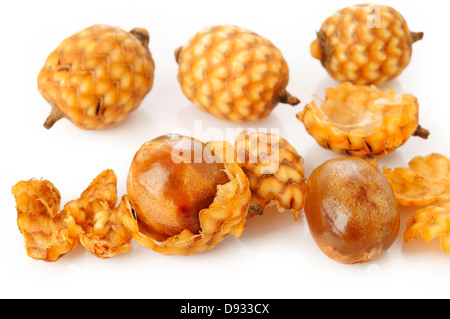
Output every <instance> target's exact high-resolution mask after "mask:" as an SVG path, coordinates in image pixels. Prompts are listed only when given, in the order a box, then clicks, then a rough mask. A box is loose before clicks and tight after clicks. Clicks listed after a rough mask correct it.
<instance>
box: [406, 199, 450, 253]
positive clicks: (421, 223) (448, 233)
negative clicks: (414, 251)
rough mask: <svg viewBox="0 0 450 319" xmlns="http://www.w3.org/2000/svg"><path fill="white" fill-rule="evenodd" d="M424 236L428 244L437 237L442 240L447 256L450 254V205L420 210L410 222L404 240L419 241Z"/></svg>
mask: <svg viewBox="0 0 450 319" xmlns="http://www.w3.org/2000/svg"><path fill="white" fill-rule="evenodd" d="M419 235H421V236H422V238H423V240H424V241H425V242H426V243H429V242H431V240H433V239H434V238H436V237H440V239H441V247H442V250H443V251H444V252H446V253H447V254H449V253H450V204H449V203H447V204H442V205H439V206H429V207H426V208H424V209H421V210H419V211H418V212H416V213H415V214H414V216H413V217H411V219H410V220H409V221H408V224H407V225H406V229H405V232H404V233H403V239H404V241H405V243H406V242H408V241H409V240H411V239H419Z"/></svg>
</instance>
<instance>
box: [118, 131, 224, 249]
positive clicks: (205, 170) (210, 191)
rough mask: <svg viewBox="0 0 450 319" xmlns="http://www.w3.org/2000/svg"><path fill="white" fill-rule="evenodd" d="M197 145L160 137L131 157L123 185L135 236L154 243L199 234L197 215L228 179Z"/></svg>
mask: <svg viewBox="0 0 450 319" xmlns="http://www.w3.org/2000/svg"><path fill="white" fill-rule="evenodd" d="M208 155H211V150H210V149H209V148H207V146H206V145H205V144H203V143H202V142H200V141H198V140H196V139H193V138H190V137H184V136H179V135H165V136H162V137H159V138H157V139H155V140H152V141H150V142H147V143H145V144H144V145H143V146H142V147H141V148H140V150H139V151H138V152H137V153H136V155H135V157H134V159H133V162H132V164H131V168H130V171H129V175H128V180H127V190H128V196H129V198H130V203H131V205H132V207H133V209H134V211H135V214H136V219H137V220H138V225H139V231H140V232H141V233H143V234H145V235H147V236H149V237H152V238H154V239H155V240H158V241H164V240H166V239H167V238H169V237H172V236H175V235H178V234H180V233H181V232H182V231H183V230H185V229H187V230H189V231H190V232H192V233H194V234H197V233H199V232H200V230H201V225H200V220H199V213H200V211H201V210H202V209H204V208H208V207H209V205H210V204H211V203H212V202H213V201H214V198H215V196H216V193H217V185H222V184H226V183H228V182H229V179H228V177H227V175H226V173H225V167H224V164H223V163H221V162H220V161H219V160H217V159H216V158H215V157H214V155H212V156H211V157H207V156H208Z"/></svg>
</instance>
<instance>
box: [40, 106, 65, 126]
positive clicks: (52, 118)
mask: <svg viewBox="0 0 450 319" xmlns="http://www.w3.org/2000/svg"><path fill="white" fill-rule="evenodd" d="M63 117H64V113H63V112H62V111H61V109H60V108H59V107H57V106H56V105H54V104H52V110H51V112H50V115H49V116H48V117H47V119H46V120H45V123H44V127H45V128H46V129H49V128H51V127H52V126H53V124H55V123H56V122H57V121H58V120H60V119H62V118H63Z"/></svg>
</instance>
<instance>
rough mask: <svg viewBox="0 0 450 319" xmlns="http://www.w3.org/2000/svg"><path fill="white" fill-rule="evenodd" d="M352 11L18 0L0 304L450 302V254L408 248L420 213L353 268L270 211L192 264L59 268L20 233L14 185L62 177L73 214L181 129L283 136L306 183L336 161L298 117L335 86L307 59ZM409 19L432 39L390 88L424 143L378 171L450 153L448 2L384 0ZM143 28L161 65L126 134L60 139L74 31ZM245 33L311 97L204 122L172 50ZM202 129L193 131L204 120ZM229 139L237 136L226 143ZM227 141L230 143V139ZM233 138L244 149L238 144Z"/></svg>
mask: <svg viewBox="0 0 450 319" xmlns="http://www.w3.org/2000/svg"><path fill="white" fill-rule="evenodd" d="M351 4H355V3H354V2H352V1H349V0H347V1H324V0H315V1H301V2H300V1H263V0H258V1H242V0H239V1H235V0H228V1H194V0H191V1H123V0H122V1H112V0H108V1H75V2H74V1H70V2H68V1H67V2H63V1H27V2H20V1H7V2H3V3H2V5H1V8H0V11H1V12H2V19H0V33H1V37H0V40H1V46H0V47H1V49H0V70H1V76H0V92H1V95H0V97H1V103H2V105H1V117H0V118H1V125H0V130H1V132H0V133H1V134H0V136H1V141H2V151H1V152H2V153H1V155H2V156H1V157H0V161H1V162H0V164H1V165H0V204H1V207H0V216H1V217H0V218H1V221H0V225H1V226H0V227H1V229H0V252H1V262H0V297H3V298H15V297H24V298H34V297H39V298H55V297H57V298H66V297H67V298H78V297H79V298H96V297H100V298H354V297H356V298H428V297H429V298H441V297H442V298H448V297H450V291H449V289H448V287H449V286H450V272H449V269H450V256H449V255H445V254H444V253H443V252H442V251H441V249H440V246H439V240H435V241H433V242H432V243H431V244H425V243H424V242H423V241H422V240H418V241H413V242H409V243H407V244H404V243H403V241H402V233H403V230H404V227H405V225H406V222H407V220H408V219H409V217H410V216H411V215H412V214H413V212H414V209H402V212H401V221H402V222H401V233H400V234H399V237H398V239H397V241H396V242H395V244H394V245H393V246H392V247H391V249H390V250H389V251H388V252H387V253H385V254H384V255H383V256H382V257H381V258H379V259H376V260H375V261H373V262H370V263H367V264H361V265H353V266H346V265H341V264H338V263H336V262H335V261H333V260H331V259H329V258H328V257H326V256H325V255H324V254H323V253H322V252H321V251H320V250H319V249H318V248H317V247H316V245H315V243H314V241H313V240H312V238H311V236H310V233H309V231H308V226H307V223H306V219H305V218H304V217H303V218H302V219H301V220H300V221H298V222H294V219H293V217H292V215H291V214H279V213H278V212H276V211H274V210H271V211H269V212H267V213H266V214H265V215H264V216H262V217H260V218H253V219H252V220H250V221H248V225H247V226H248V227H247V229H246V231H245V232H244V233H243V235H242V236H241V238H240V239H238V240H237V239H235V238H234V237H228V238H227V239H226V240H225V241H224V242H222V243H221V244H220V245H218V246H217V247H216V248H215V249H213V250H210V251H207V252H203V253H200V254H197V255H195V256H191V257H185V256H171V257H167V256H163V255H159V254H158V253H156V252H154V251H152V250H148V249H145V248H143V247H141V246H139V245H138V244H137V243H136V242H134V241H133V247H132V249H131V250H130V251H129V252H128V253H126V254H122V255H120V256H118V257H115V258H112V259H109V260H102V259H99V258H97V257H95V256H93V255H91V254H90V253H89V252H87V251H86V250H85V249H84V247H83V246H81V245H79V247H77V249H76V250H75V251H73V252H72V253H70V254H68V255H66V256H64V257H63V258H62V259H60V260H59V261H58V262H56V263H45V262H37V261H35V260H33V259H31V258H29V257H27V255H26V253H25V249H24V248H23V240H22V236H21V234H20V233H19V230H18V228H17V224H16V217H17V215H16V210H15V202H14V198H13V196H12V195H11V187H12V186H13V185H14V184H15V183H16V182H18V181H19V180H27V179H30V178H32V177H35V178H41V177H43V178H45V179H48V180H50V181H52V182H53V183H54V184H55V186H56V187H57V188H58V189H59V190H60V192H61V195H62V205H64V204H65V203H66V202H67V201H69V200H71V199H75V198H77V197H78V196H79V195H80V193H81V192H82V191H83V190H84V189H85V188H86V187H87V186H88V184H89V182H90V181H91V180H92V179H93V178H94V177H95V176H97V174H99V173H100V172H101V171H103V170H104V169H106V168H111V169H113V170H114V171H115V172H116V174H117V176H118V192H119V197H120V196H121V195H123V194H124V193H125V192H126V188H125V180H126V176H127V172H128V168H129V165H130V163H131V160H132V158H133V156H134V153H135V152H136V151H137V150H138V148H139V147H140V146H141V144H142V143H144V142H145V141H147V140H150V139H153V138H155V137H157V136H159V135H162V134H166V133H170V132H191V135H194V137H197V138H203V137H204V136H203V135H204V132H205V131H208V129H210V128H219V129H220V131H221V132H225V130H226V128H245V127H255V128H269V129H270V128H276V129H279V132H280V134H281V135H282V136H283V137H285V138H286V139H287V140H288V141H290V143H291V144H292V145H293V146H294V147H295V148H296V149H297V150H298V152H299V153H300V154H301V155H302V156H303V158H304V160H305V164H304V166H305V170H306V174H307V176H309V175H310V173H311V171H312V170H313V169H314V168H315V167H317V166H318V165H319V164H321V163H322V162H324V161H325V160H327V159H330V158H334V157H338V155H336V154H334V153H331V152H330V151H327V150H324V149H322V148H320V147H319V146H318V145H317V144H316V143H315V141H314V140H313V138H312V137H310V136H309V135H308V134H307V133H306V131H305V129H304V127H303V124H302V123H301V122H299V121H298V120H297V119H296V116H295V114H296V113H297V112H299V111H300V110H301V109H302V108H303V107H304V106H305V104H306V103H308V102H310V101H311V99H313V96H314V95H315V94H317V95H319V96H323V92H324V91H323V90H324V88H326V87H330V86H335V85H337V83H336V82H334V81H333V80H332V79H330V78H329V76H328V74H327V73H326V71H325V70H324V69H323V68H322V66H321V65H320V63H319V62H318V61H317V60H315V59H313V58H312V57H311V56H310V53H309V45H310V43H311V41H312V40H313V39H314V38H315V33H316V32H317V31H318V29H319V28H320V26H321V24H322V22H323V20H324V19H325V18H327V17H328V16H329V15H331V14H332V13H333V12H335V11H336V10H338V9H340V8H342V7H345V6H348V5H351ZM385 4H389V5H391V6H393V7H394V8H396V9H397V10H398V11H399V12H401V13H402V14H403V15H404V16H405V18H406V20H407V21H408V24H409V26H410V28H411V30H413V31H424V32H425V38H424V40H423V41H421V42H419V43H416V44H415V45H414V53H413V57H412V61H411V64H410V65H409V67H408V68H407V69H406V70H405V71H404V72H403V74H402V75H401V76H400V77H399V78H398V79H396V80H394V81H392V82H391V83H389V84H388V85H387V86H388V87H391V88H393V89H395V90H398V91H399V92H401V93H411V94H413V95H415V96H416V97H417V98H418V99H419V102H420V107H421V109H420V117H421V118H420V123H421V125H422V126H424V127H426V128H428V129H430V130H431V133H432V134H431V137H430V139H429V140H427V141H424V140H421V139H419V138H411V139H410V140H409V141H408V142H407V144H406V145H404V146H403V147H401V148H400V149H398V150H397V151H395V152H394V153H392V154H390V155H388V156H386V157H385V158H383V159H381V160H379V161H378V162H379V165H381V166H384V165H389V166H391V167H397V166H406V165H407V163H408V162H409V160H410V159H411V158H412V157H414V156H417V155H427V154H429V153H432V152H439V153H442V154H444V155H446V156H447V157H449V156H450V138H449V137H450V136H449V124H450V105H449V98H448V93H449V84H450V83H449V74H450V65H449V63H448V52H450V47H449V42H448V40H447V39H448V25H447V23H448V22H447V18H448V10H449V9H450V6H449V4H448V3H447V2H446V1H406V0H405V1H388V0H386V1H385ZM96 23H104V24H110V25H118V26H120V27H122V28H123V29H125V30H131V29H132V28H134V27H137V26H139V27H144V28H147V29H148V30H149V32H150V35H151V38H150V50H151V52H152V54H153V58H154V60H155V62H156V73H155V83H154V87H153V89H152V91H151V92H150V94H149V95H148V96H147V97H146V98H145V100H144V102H143V103H142V105H141V107H140V108H139V109H138V110H137V111H135V112H134V113H132V114H131V115H129V117H128V118H127V119H126V120H125V121H124V122H123V123H121V124H119V125H116V126H114V127H110V128H108V129H105V130H103V131H83V130H81V129H79V128H77V127H75V126H74V125H73V124H71V123H70V122H69V121H67V120H65V119H63V120H61V121H59V122H58V123H56V124H55V126H54V127H53V128H52V129H51V130H46V129H44V128H43V126H42V124H43V122H44V120H45V118H46V116H47V114H48V112H49V110H50V107H49V105H48V104H47V103H46V102H45V101H44V99H43V98H42V97H41V96H40V94H39V92H38V91H37V84H36V82H37V81H36V79H37V75H38V72H39V70H40V68H41V67H42V66H43V64H44V61H45V59H46V57H47V55H48V54H49V53H50V52H51V51H52V50H54V49H55V48H56V47H57V46H58V45H59V43H60V42H61V41H62V40H63V39H64V38H66V37H68V36H70V35H72V34H73V33H75V32H77V31H79V30H81V29H83V28H85V27H88V26H90V25H92V24H96ZM222 23H228V24H235V25H238V26H241V27H245V28H249V29H251V30H253V31H255V32H257V33H259V34H261V35H263V36H265V37H266V38H268V39H270V40H271V41H272V42H273V43H274V44H275V45H276V46H277V47H279V48H280V49H281V51H282V52H283V55H284V57H285V59H286V60H287V62H288V64H289V67H290V77H291V78H290V82H289V85H288V90H289V91H290V92H291V94H293V95H295V96H297V97H298V98H300V99H301V100H302V103H301V104H300V105H298V106H296V107H294V108H292V107H290V106H287V105H279V106H278V107H277V108H276V109H275V110H274V111H273V113H272V114H271V116H270V117H269V118H268V119H265V120H263V121H261V122H258V123H256V124H251V125H236V124H232V123H229V122H225V121H221V120H218V119H216V118H214V117H212V116H211V115H209V114H206V113H203V112H201V111H199V110H198V109H197V107H196V106H194V105H192V104H191V103H190V102H189V101H188V100H187V99H186V98H185V97H184V95H183V94H182V92H181V90H180V87H179V85H178V82H177V79H176V75H177V64H176V63H175V60H174V56H173V51H174V50H175V49H176V48H177V47H178V46H180V45H183V44H185V43H186V42H187V41H188V39H189V38H190V37H191V36H193V35H194V34H195V33H196V32H197V31H199V30H200V29H202V28H203V27H205V26H207V25H214V24H222ZM195 120H201V121H202V122H201V123H202V130H200V131H198V130H197V132H194V121H195ZM224 137H225V136H224ZM225 138H226V137H225ZM229 141H230V142H233V140H232V139H230V140H229Z"/></svg>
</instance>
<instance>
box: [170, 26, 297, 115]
mask: <svg viewBox="0 0 450 319" xmlns="http://www.w3.org/2000/svg"><path fill="white" fill-rule="evenodd" d="M175 59H176V61H177V62H178V64H179V68H178V81H179V83H180V85H181V89H182V91H183V93H184V94H185V95H186V97H187V98H188V99H189V100H190V101H191V102H193V103H194V104H195V105H197V106H198V107H199V108H200V109H201V110H203V111H205V112H209V113H211V114H212V115H214V116H216V117H217V118H220V119H224V120H229V121H232V122H238V123H240V122H254V121H257V120H260V119H263V118H265V117H267V116H268V115H269V114H270V112H271V111H272V109H273V108H275V106H277V104H278V103H287V104H290V105H297V104H298V103H300V101H299V100H298V99H297V98H296V97H294V96H292V95H291V94H289V93H288V92H287V91H286V86H287V84H288V81H289V68H288V65H287V63H286V61H285V60H284V58H283V55H282V54H281V51H280V50H279V49H278V48H276V47H275V46H274V45H273V44H272V42H270V41H269V40H267V39H265V38H263V37H261V36H260V35H258V34H256V33H254V32H252V31H249V30H246V29H242V28H239V27H236V26H232V25H217V26H210V27H207V28H204V29H203V30H201V31H200V32H198V33H197V34H196V35H194V36H193V37H192V38H191V39H190V40H189V43H188V44H187V45H185V46H183V47H180V48H178V49H177V50H176V51H175Z"/></svg>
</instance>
